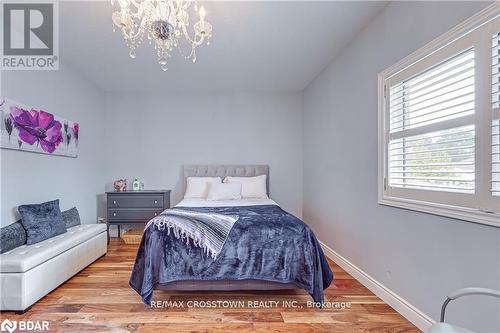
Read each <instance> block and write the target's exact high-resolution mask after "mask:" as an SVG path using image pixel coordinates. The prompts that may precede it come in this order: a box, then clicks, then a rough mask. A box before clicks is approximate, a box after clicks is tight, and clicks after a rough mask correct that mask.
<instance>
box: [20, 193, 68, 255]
mask: <svg viewBox="0 0 500 333" xmlns="http://www.w3.org/2000/svg"><path fill="white" fill-rule="evenodd" d="M17 210H19V214H21V223H22V225H23V227H24V229H25V230H26V237H27V240H26V244H28V245H31V244H35V243H38V242H41V241H43V240H46V239H49V238H51V237H54V236H57V235H60V234H63V233H65V232H66V225H65V224H64V221H63V218H62V214H61V210H60V209H59V200H54V201H48V202H44V203H41V204H34V205H21V206H19V207H18V208H17Z"/></svg>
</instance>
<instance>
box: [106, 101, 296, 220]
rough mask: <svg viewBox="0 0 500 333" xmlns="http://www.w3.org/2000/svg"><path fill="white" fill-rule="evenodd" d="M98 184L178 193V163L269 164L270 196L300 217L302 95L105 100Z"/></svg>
mask: <svg viewBox="0 0 500 333" xmlns="http://www.w3.org/2000/svg"><path fill="white" fill-rule="evenodd" d="M105 124H106V139H105V141H106V146H107V154H106V160H105V162H106V182H107V183H108V189H110V187H109V186H110V184H111V183H112V181H113V180H114V179H118V178H127V179H128V181H129V183H130V182H131V181H132V180H133V178H134V177H138V178H139V179H141V180H143V181H144V183H145V187H146V188H156V189H172V190H174V192H173V196H172V199H173V200H172V201H173V203H174V204H175V203H177V202H178V201H179V200H180V198H181V196H182V194H181V193H180V188H181V183H180V182H181V167H182V165H183V164H269V166H270V192H271V197H272V198H273V199H275V200H276V201H277V202H278V203H280V204H281V205H282V206H283V208H284V209H286V210H288V211H290V212H291V213H293V214H296V215H298V216H302V94H301V93H258V92H255V93H193V94H190V93H185V94H174V93H172V94H167V93H165V94H161V96H158V94H135V95H134V94H119V93H109V94H106V98H105Z"/></svg>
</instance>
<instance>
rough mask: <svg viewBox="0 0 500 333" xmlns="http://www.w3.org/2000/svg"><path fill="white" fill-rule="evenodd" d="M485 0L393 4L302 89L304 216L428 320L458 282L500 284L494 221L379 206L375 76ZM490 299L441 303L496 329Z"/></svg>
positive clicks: (498, 322)
mask: <svg viewBox="0 0 500 333" xmlns="http://www.w3.org/2000/svg"><path fill="white" fill-rule="evenodd" d="M487 4H488V3H485V2H483V3H480V2H476V3H465V2H454V3H451V2H448V3H434V2H420V3H415V2H393V3H391V4H390V5H389V6H387V7H386V8H385V9H384V11H383V12H382V13H381V14H379V16H378V17H376V18H375V19H374V20H373V21H372V22H371V23H370V24H369V25H368V26H367V27H365V29H364V30H363V31H362V32H361V33H360V34H359V35H358V36H357V37H356V38H355V39H354V40H353V41H352V42H351V44H350V45H349V46H348V47H346V48H345V49H344V50H343V52H342V53H341V54H340V55H339V56H338V57H336V58H335V59H334V60H333V62H332V63H331V64H330V65H329V66H328V67H327V68H326V69H325V70H324V72H323V73H322V74H320V75H319V76H318V77H317V78H316V79H315V80H314V81H313V82H312V83H311V84H310V85H309V86H308V87H307V89H306V90H305V92H304V219H305V221H306V222H307V223H309V224H310V225H312V227H313V229H314V230H315V232H316V234H317V235H318V237H319V238H320V239H321V240H322V241H324V242H325V243H326V244H327V245H328V246H330V247H331V248H333V249H334V250H335V251H336V252H338V253H339V254H340V255H342V256H344V257H346V258H347V259H348V260H350V261H351V262H352V263H354V264H355V265H356V266H358V267H359V268H361V269H362V270H364V271H365V272H367V273H368V274H369V275H371V276H372V277H374V278H375V279H377V280H378V281H380V282H381V283H383V284H384V285H386V286H387V287H388V288H390V289H391V290H393V291H395V292H396V293H397V294H399V295H400V296H402V297H403V298H404V299H406V300H407V301H409V302H410V303H411V304H413V305H414V306H416V307H417V308H419V309H420V310H422V311H424V312H425V313H427V314H428V315H430V316H432V317H433V318H434V319H438V318H439V311H440V307H441V304H442V301H443V300H444V298H445V296H446V294H447V293H448V292H449V291H451V290H454V289H456V288H461V287H466V286H483V287H492V288H497V289H500V229H498V228H494V227H487V226H483V225H478V224H474V223H469V222H463V221H458V220H452V219H447V218H443V217H437V216H433V215H429V214H424V213H418V212H412V211H408V210H403V209H397V208H391V207H385V206H381V205H378V204H377V74H378V73H379V72H380V71H382V70H384V69H385V68H387V67H389V66H390V65H392V64H394V63H396V62H397V61H399V60H400V59H402V58H404V57H405V56H407V55H408V54H410V53H411V52H413V51H415V50H416V49H418V48H419V47H421V46H423V45H425V44H426V43H427V42H429V41H431V40H432V39H433V38H435V37H437V36H439V35H441V34H442V33H444V32H446V31H447V30H449V29H450V28H452V27H453V26H454V25H456V24H458V23H460V22H461V21H462V20H464V19H465V18H467V17H469V16H472V15H473V14H474V13H476V12H477V11H479V10H480V9H482V8H483V7H485V6H486V5H487ZM499 313H500V306H499V302H498V300H494V299H488V300H486V299H484V298H479V297H472V298H469V299H467V300H459V301H457V302H456V303H453V304H452V305H450V306H449V310H448V314H447V316H448V317H447V318H448V319H449V320H450V321H453V322H456V323H459V324H462V325H463V326H466V327H469V328H472V329H476V330H479V331H482V332H498V331H500V316H499V315H498V314H499Z"/></svg>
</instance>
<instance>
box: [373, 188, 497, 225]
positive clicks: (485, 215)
mask: <svg viewBox="0 0 500 333" xmlns="http://www.w3.org/2000/svg"><path fill="white" fill-rule="evenodd" d="M378 203H379V204H381V205H385V206H392V207H397V208H404V209H409V210H413V211H417V212H423V213H428V214H433V215H439V216H445V217H450V218H454V219H457V220H463V221H468V222H474V223H480V224H486V225H489V226H493V227H497V228H500V215H499V214H494V213H489V212H483V211H480V210H477V209H467V208H464V207H456V206H449V205H444V204H438V203H432V202H425V201H418V200H411V199H403V198H398V197H390V196H385V195H382V198H381V199H379V201H378Z"/></svg>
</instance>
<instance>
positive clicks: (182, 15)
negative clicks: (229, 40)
mask: <svg viewBox="0 0 500 333" xmlns="http://www.w3.org/2000/svg"><path fill="white" fill-rule="evenodd" d="M117 2H118V5H119V6H120V11H116V12H114V13H113V15H112V16H111V17H112V19H113V23H114V25H115V26H117V27H119V28H120V30H121V32H122V36H123V38H124V39H125V42H126V43H127V46H128V47H129V48H130V57H131V58H132V59H134V58H135V57H136V50H137V47H139V45H140V44H141V42H142V41H143V39H144V36H145V35H146V36H147V38H148V40H149V43H150V44H153V43H154V46H155V49H156V53H157V57H158V63H159V64H160V66H161V68H162V69H163V70H164V71H166V70H167V69H168V68H167V60H168V58H170V56H171V54H172V50H173V49H174V48H177V49H178V50H179V52H180V53H181V55H182V56H183V57H184V58H186V59H192V61H193V62H196V48H197V47H198V46H200V45H201V44H203V43H204V42H205V41H206V43H207V45H209V44H210V38H211V37H212V25H211V24H210V23H208V22H207V21H205V14H206V13H205V9H204V8H203V7H200V8H198V4H197V2H196V1H191V0H118V1H117ZM111 4H112V5H114V1H113V0H111ZM190 12H191V13H193V12H194V13H195V14H196V13H197V14H198V15H197V16H199V21H198V22H196V23H194V25H193V33H192V36H193V37H191V36H190V33H189V31H188V29H189V25H190ZM113 30H114V28H113ZM182 37H184V38H185V40H186V41H187V44H188V45H189V46H190V50H189V49H188V52H183V51H182V48H181V45H179V44H180V43H181V42H182V43H184V41H183V40H182Z"/></svg>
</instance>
